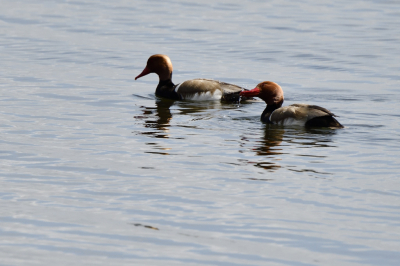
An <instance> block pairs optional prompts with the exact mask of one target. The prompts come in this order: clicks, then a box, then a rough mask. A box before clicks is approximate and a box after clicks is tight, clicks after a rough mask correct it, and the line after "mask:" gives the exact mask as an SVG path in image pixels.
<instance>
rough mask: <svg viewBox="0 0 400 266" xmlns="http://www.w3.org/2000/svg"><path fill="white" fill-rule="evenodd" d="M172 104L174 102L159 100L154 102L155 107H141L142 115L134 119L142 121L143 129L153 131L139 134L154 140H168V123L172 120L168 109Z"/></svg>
mask: <svg viewBox="0 0 400 266" xmlns="http://www.w3.org/2000/svg"><path fill="white" fill-rule="evenodd" d="M174 102H175V101H174V100H169V99H161V100H156V107H148V106H141V108H142V109H143V115H142V116H135V117H134V118H136V119H143V120H144V127H145V128H151V129H155V131H154V130H152V131H145V132H141V134H143V135H149V136H152V137H155V138H168V137H169V135H168V133H169V127H170V121H171V119H172V114H171V110H170V107H171V106H172V105H173V104H174Z"/></svg>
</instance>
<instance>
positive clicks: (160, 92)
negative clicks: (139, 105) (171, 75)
mask: <svg viewBox="0 0 400 266" xmlns="http://www.w3.org/2000/svg"><path fill="white" fill-rule="evenodd" d="M176 87H177V85H175V84H174V83H172V81H171V80H170V79H169V80H162V81H160V82H159V83H158V86H157V89H156V95H157V96H159V97H163V98H168V99H172V100H182V97H181V96H180V95H179V94H178V93H176V91H175V88H176Z"/></svg>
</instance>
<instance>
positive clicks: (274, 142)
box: [254, 125, 285, 172]
mask: <svg viewBox="0 0 400 266" xmlns="http://www.w3.org/2000/svg"><path fill="white" fill-rule="evenodd" d="M284 134H285V129H283V128H282V127H277V126H272V125H266V126H265V128H264V137H263V138H262V139H261V140H260V141H258V142H257V145H256V147H255V148H254V151H255V153H256V155H258V156H264V157H265V159H269V160H268V161H262V162H255V163H254V166H256V167H259V168H262V169H265V170H268V171H272V172H274V171H276V170H278V169H280V168H281V166H280V165H279V164H277V163H276V160H277V159H276V156H277V155H280V154H283V152H282V148H280V147H279V146H280V145H281V143H282V140H283V136H284Z"/></svg>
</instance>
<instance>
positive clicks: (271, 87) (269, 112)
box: [240, 81, 343, 128]
mask: <svg viewBox="0 0 400 266" xmlns="http://www.w3.org/2000/svg"><path fill="white" fill-rule="evenodd" d="M240 95H241V96H245V97H256V96H257V97H259V98H261V99H262V100H264V101H265V103H266V104H267V107H266V108H265V110H264V112H263V113H262V114H261V121H263V122H266V123H269V124H278V125H301V126H311V127H335V128H343V126H342V125H341V124H340V123H339V122H338V121H337V120H336V119H335V118H334V116H335V115H334V114H333V113H332V112H331V111H329V110H327V109H325V108H323V107H320V106H317V105H308V104H292V105H289V106H284V107H281V106H282V104H283V90H282V88H281V86H279V85H278V84H276V83H275V82H271V81H264V82H261V83H260V84H258V85H257V86H256V87H255V88H254V89H252V90H249V91H242V92H241V93H240Z"/></svg>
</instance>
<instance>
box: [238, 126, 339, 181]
mask: <svg viewBox="0 0 400 266" xmlns="http://www.w3.org/2000/svg"><path fill="white" fill-rule="evenodd" d="M335 134H336V131H335V130H333V129H329V128H324V129H315V128H299V127H283V126H277V125H271V124H266V125H265V128H264V134H263V137H262V138H261V139H259V140H256V141H254V139H253V141H252V143H253V145H254V146H253V148H252V150H253V151H254V152H255V155H257V156H261V157H262V160H261V161H254V162H249V161H247V163H252V164H253V165H254V166H255V167H257V168H262V169H264V170H267V171H269V172H275V171H277V170H279V169H281V168H286V169H287V170H289V171H294V172H309V173H312V174H314V175H315V174H316V175H327V174H331V173H328V172H326V171H321V169H314V167H310V166H311V165H313V162H315V161H316V160H318V163H320V162H323V161H326V160H328V159H327V156H326V154H327V153H324V154H325V155H316V154H314V153H313V152H311V150H310V152H308V153H305V152H304V150H302V151H303V152H302V154H298V155H297V156H301V158H302V159H301V160H306V161H307V163H306V164H307V165H308V167H305V168H304V167H302V168H301V169H299V168H298V167H297V166H289V165H287V166H285V165H284V163H283V161H284V158H285V154H291V155H293V153H294V152H295V151H296V150H295V149H296V148H299V151H300V149H302V148H313V149H315V148H324V149H326V148H331V147H335V146H334V145H333V140H332V136H333V135H335ZM242 139H243V140H246V139H247V138H246V137H243V138H242ZM287 149H290V151H286V150H287ZM295 156H296V155H295ZM279 161H281V162H282V163H281V164H279V163H278V162H279ZM302 165H304V164H302ZM318 165H319V164H315V166H318ZM247 179H250V180H261V181H269V180H272V179H268V178H263V179H260V178H247Z"/></svg>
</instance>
